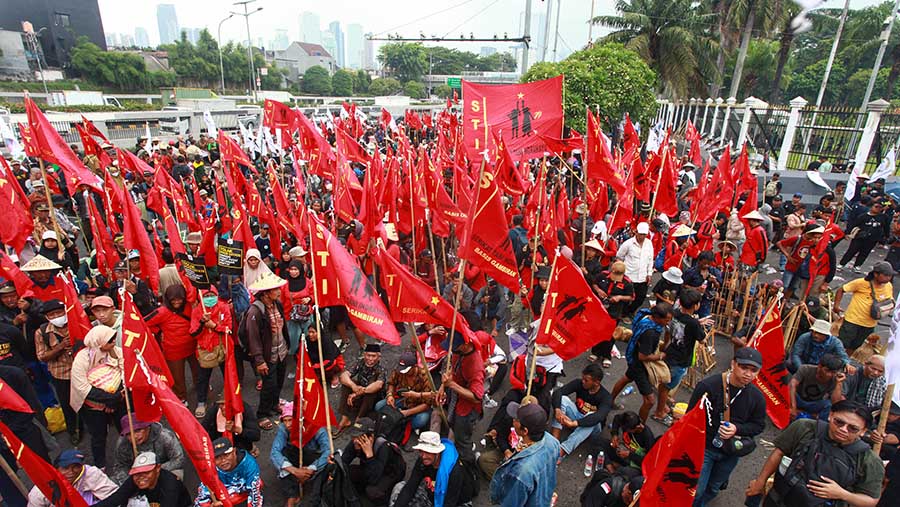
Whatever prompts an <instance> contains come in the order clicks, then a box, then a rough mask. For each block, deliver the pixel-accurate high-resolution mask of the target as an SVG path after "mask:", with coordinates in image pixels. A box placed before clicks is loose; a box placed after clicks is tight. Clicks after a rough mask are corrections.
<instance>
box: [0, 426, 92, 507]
mask: <svg viewBox="0 0 900 507" xmlns="http://www.w3.org/2000/svg"><path fill="white" fill-rule="evenodd" d="M0 433H2V434H3V440H5V441H6V446H7V447H9V452H10V453H12V455H13V457H14V458H15V460H16V461H18V462H19V465H21V466H22V468H23V469H25V473H26V474H28V477H29V478H30V479H31V480H32V482H34V485H35V486H37V488H38V489H39V490H40V491H41V493H43V494H44V496H45V497H46V498H49V499H51V500H52V505H54V506H55V507H87V503H86V502H85V501H84V498H82V497H81V494H80V493H79V492H78V491H76V490H75V487H74V486H72V483H70V482H69V481H67V480H66V479H65V478H64V477H63V476H62V474H60V473H59V470H57V469H56V468H55V467H53V465H51V464H50V463H47V462H46V461H44V460H43V458H41V457H40V456H38V455H37V453H35V452H34V451H32V450H31V449H30V448H29V447H28V446H27V445H25V444H23V443H22V441H21V440H19V437H17V436H16V434H15V433H13V431H12V430H11V429H9V427H7V426H6V425H5V424H3V423H2V422H0Z"/></svg>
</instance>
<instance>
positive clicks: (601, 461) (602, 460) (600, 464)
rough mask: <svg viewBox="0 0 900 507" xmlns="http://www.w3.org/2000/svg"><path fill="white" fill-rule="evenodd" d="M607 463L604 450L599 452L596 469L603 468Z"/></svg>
mask: <svg viewBox="0 0 900 507" xmlns="http://www.w3.org/2000/svg"><path fill="white" fill-rule="evenodd" d="M605 464H606V454H605V453H604V452H603V451H600V452H599V453H597V461H596V462H594V470H603V465H605Z"/></svg>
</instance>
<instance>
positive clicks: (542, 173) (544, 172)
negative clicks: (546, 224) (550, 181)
mask: <svg viewBox="0 0 900 507" xmlns="http://www.w3.org/2000/svg"><path fill="white" fill-rule="evenodd" d="M539 174H540V177H539V178H538V180H537V181H536V182H535V184H536V185H544V191H543V192H541V194H540V195H539V196H538V208H537V219H536V220H535V221H534V238H533V239H539V238H540V228H541V209H543V208H544V206H545V205H546V203H545V202H544V196H545V194H546V193H547V192H548V189H547V182H546V181H545V180H546V179H547V156H546V155H544V158H543V160H541V170H540V173H539ZM537 247H538V246H537V245H535V247H534V250H533V251H532V252H531V280H529V283H530V284H531V285H532V287H533V286H534V275H535V270H536V268H537V251H538V249H537ZM529 290H530V287H529Z"/></svg>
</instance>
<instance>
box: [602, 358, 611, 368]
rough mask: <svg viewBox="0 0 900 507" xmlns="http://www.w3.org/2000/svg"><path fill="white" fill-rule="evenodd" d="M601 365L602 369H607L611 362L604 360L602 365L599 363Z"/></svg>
mask: <svg viewBox="0 0 900 507" xmlns="http://www.w3.org/2000/svg"><path fill="white" fill-rule="evenodd" d="M601 364H602V365H603V367H604V368H609V367H610V366H612V361H610V360H609V359H604V360H603V363H601Z"/></svg>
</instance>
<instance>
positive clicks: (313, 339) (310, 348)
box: [306, 317, 344, 389]
mask: <svg viewBox="0 0 900 507" xmlns="http://www.w3.org/2000/svg"><path fill="white" fill-rule="evenodd" d="M315 319H316V317H312V324H311V325H310V326H309V327H308V328H307V329H306V353H307V354H309V362H310V364H311V365H312V367H313V369H315V370H316V371H319V363H320V362H322V361H320V359H319V344H318V342H319V328H318V327H317V326H316V321H315ZM322 356H324V358H325V359H324V363H325V380H327V381H328V385H330V386H331V388H332V389H335V388H337V386H339V385H341V383H340V380H339V379H340V376H341V374H342V373H344V356H343V354H341V350H340V349H339V348H338V346H337V345H335V343H334V341H333V340H322ZM318 378H319V376H318V375H316V379H318Z"/></svg>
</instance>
